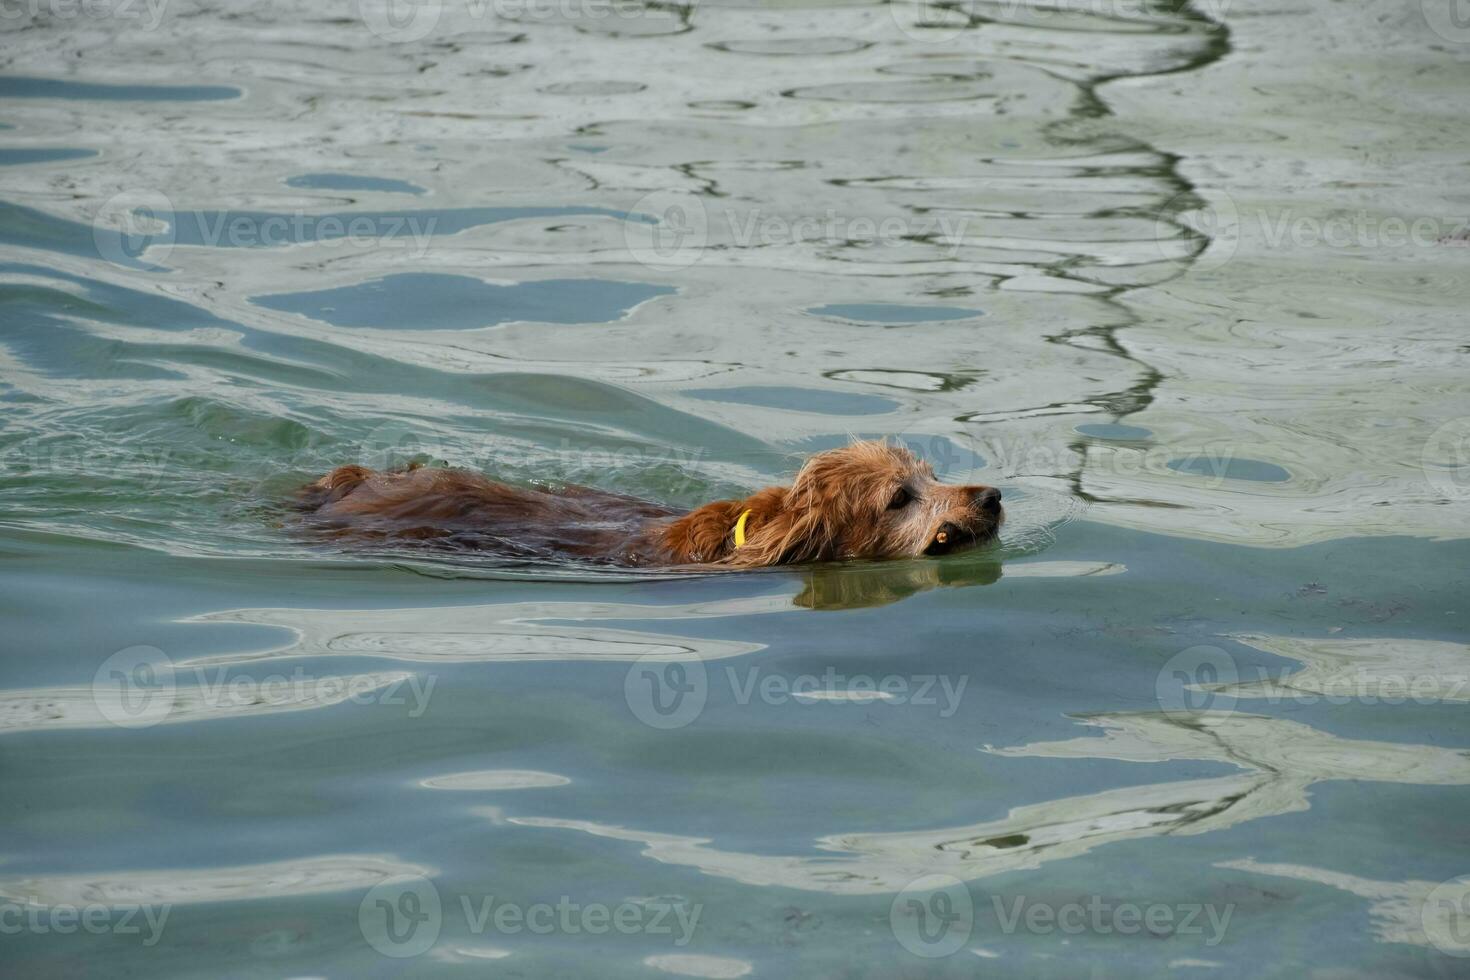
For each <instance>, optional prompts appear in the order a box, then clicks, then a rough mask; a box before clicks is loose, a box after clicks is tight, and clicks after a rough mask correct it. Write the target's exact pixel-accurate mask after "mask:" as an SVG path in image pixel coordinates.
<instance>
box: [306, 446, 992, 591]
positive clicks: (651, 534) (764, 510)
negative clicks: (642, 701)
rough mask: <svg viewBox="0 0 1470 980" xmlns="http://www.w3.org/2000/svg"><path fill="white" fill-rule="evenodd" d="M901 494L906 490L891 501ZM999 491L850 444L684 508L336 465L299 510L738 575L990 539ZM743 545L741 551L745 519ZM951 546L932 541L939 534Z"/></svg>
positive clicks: (323, 522) (331, 520)
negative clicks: (749, 489) (786, 475)
mask: <svg viewBox="0 0 1470 980" xmlns="http://www.w3.org/2000/svg"><path fill="white" fill-rule="evenodd" d="M900 488H902V489H903V491H904V493H905V494H907V495H908V496H909V498H910V499H909V500H908V502H907V503H905V504H904V505H903V506H898V507H895V506H892V504H894V502H895V494H896V493H897V492H898V491H899V489H900ZM999 499H1000V496H999V492H998V491H995V490H993V489H992V488H990V487H985V486H951V485H947V484H942V483H940V482H938V481H937V480H936V479H935V478H934V474H933V471H932V469H931V468H930V467H929V465H928V464H927V463H924V462H923V461H921V460H919V459H917V458H915V457H914V456H913V455H912V454H911V453H910V452H909V451H908V450H907V449H905V448H904V447H902V446H896V445H890V444H888V443H883V442H855V443H852V444H851V445H848V446H844V447H842V448H840V449H832V450H828V451H826V452H822V453H818V454H816V455H814V456H812V457H810V458H809V459H808V460H807V461H806V463H805V465H803V466H802V468H801V470H800V472H798V473H797V475H796V478H795V479H794V480H793V481H792V483H791V486H789V487H779V486H777V487H766V488H765V489H763V490H758V491H756V492H755V493H753V494H751V495H750V496H749V497H745V498H743V499H737V500H718V501H715V502H714V503H710V504H705V505H704V506H703V507H700V508H698V509H696V510H693V511H690V512H688V513H683V514H681V513H679V512H678V511H675V510H673V509H671V508H667V507H663V506H661V505H659V504H654V503H650V502H648V501H643V500H639V499H637V498H635V497H629V496H625V495H622V494H615V493H609V492H606V491H602V490H595V489H591V488H587V487H562V488H558V489H541V488H524V487H513V486H510V485H508V484H504V483H499V482H497V481H494V480H491V479H489V478H487V477H484V476H481V475H479V474H477V473H470V472H467V471H464V470H453V469H439V468H428V467H410V468H409V469H406V470H399V471H395V472H387V473H380V472H375V471H373V470H370V469H367V468H365V467H362V466H343V467H339V468H338V469H335V470H333V471H332V472H331V473H328V474H327V475H326V476H324V477H322V478H321V479H319V480H317V481H315V482H314V483H311V484H310V485H308V486H307V487H305V488H303V489H302V491H301V494H300V496H299V506H300V509H301V510H303V511H305V512H306V513H308V514H309V515H310V520H311V523H312V525H313V526H315V527H316V528H318V529H320V530H323V531H327V532H331V533H334V534H336V535H340V536H347V537H355V538H362V539H376V540H418V541H425V540H427V541H432V542H440V543H443V544H446V545H451V546H455V547H465V548H475V549H483V550H492V551H497V552H500V553H504V554H507V555H511V556H521V557H530V558H538V557H539V558H550V557H555V556H563V557H573V558H579V559H586V560H592V561H600V562H608V563H612V564H617V565H698V564H720V565H726V566H733V567H738V568H754V567H760V566H768V565H788V564H796V563H804V562H816V561H838V560H844V559H855V558H899V557H916V556H918V555H921V554H925V553H936V552H943V551H947V550H951V549H953V548H958V547H964V546H967V545H970V544H974V543H977V542H983V541H986V540H989V539H990V538H993V537H994V536H995V534H996V532H997V531H998V530H999V527H1000V524H1001V522H1002V521H1003V520H1004V514H1003V512H1002V510H1001V508H1000V505H999ZM746 510H749V511H750V514H749V516H748V517H747V518H746V524H745V531H746V542H745V544H744V546H743V547H739V548H737V547H736V546H735V540H734V531H735V525H736V522H737V521H738V520H739V518H740V515H741V514H742V513H743V512H745V511H746ZM941 531H942V532H944V534H943V537H944V538H946V539H948V540H946V541H944V542H940V541H939V540H938V538H939V536H940V532H941Z"/></svg>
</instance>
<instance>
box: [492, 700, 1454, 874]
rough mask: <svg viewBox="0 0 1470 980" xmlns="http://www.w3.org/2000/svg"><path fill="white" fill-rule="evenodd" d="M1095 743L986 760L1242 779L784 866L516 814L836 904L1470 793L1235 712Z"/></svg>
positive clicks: (1053, 803) (1021, 811)
mask: <svg viewBox="0 0 1470 980" xmlns="http://www.w3.org/2000/svg"><path fill="white" fill-rule="evenodd" d="M1086 722H1087V723H1088V724H1092V725H1097V726H1099V727H1101V728H1103V729H1104V731H1105V733H1106V734H1105V736H1104V737H1103V738H1079V739H1074V740H1070V741H1065V742H1052V743H1037V744H1033V745H1024V746H1019V747H1016V748H1011V749H987V750H986V751H988V752H990V753H992V754H995V755H1001V756H1009V757H1013V758H1020V757H1043V758H1089V759H1117V760H1121V761H1127V762H1159V763H1162V762H1169V761H1172V760H1178V759H1197V760H1206V761H1212V762H1221V763H1225V764H1229V765H1233V766H1236V767H1238V768H1240V769H1244V770H1246V773H1244V774H1242V775H1238V776H1225V777H1220V778H1216V779H1196V780H1184V781H1171V782H1162V783H1154V784H1151V785H1143V786H1131V787H1128V788H1127V789H1121V790H1107V791H1104V792H1100V793H1091V794H1087V795H1085V796H1074V797H1066V798H1062V799H1056V800H1049V801H1047V802H1044V803H1038V804H1029V805H1026V806H1019V807H1015V808H1013V809H1012V810H1011V811H1010V814H1009V815H1008V816H1007V817H1005V818H1004V819H1001V820H994V821H987V822H985V823H978V824H971V825H968V826H963V827H940V828H935V829H932V830H921V831H903V832H898V833H861V834H830V835H825V836H823V837H820V838H818V839H817V840H816V841H814V842H813V846H814V847H815V848H816V849H817V850H818V851H821V852H830V856H825V855H824V856H820V857H796V856H791V857H784V856H776V855H768V854H750V853H741V852H738V851H729V850H724V849H720V848H717V847H713V846H710V841H709V840H708V839H707V838H699V837H688V836H683V835H678V834H667V833H651V832H647V831H640V830H634V829H630V828H624V827H614V826H608V825H606V824H599V823H597V822H595V821H590V820H576V819H562V818H547V817H512V818H510V819H511V822H512V823H515V824H520V825H524V826H528V827H546V828H555V829H562V830H579V831H582V832H584V833H589V834H594V835H596V836H599V837H607V838H611V839H614V840H625V841H634V842H638V843H641V844H642V845H643V848H644V849H643V854H644V856H646V857H650V858H653V859H654V860H656V861H661V862H664V863H668V864H683V865H689V866H692V867H695V868H698V869H699V870H700V871H702V872H704V873H705V874H710V875H717V876H721V877H728V878H733V879H735V880H736V881H741V882H744V883H746V884H751V885H779V886H781V887H786V888H799V889H803V890H809V891H823V892H830V893H832V894H844V895H863V894H874V893H883V892H894V891H900V890H902V889H903V888H904V887H906V886H907V885H908V884H909V883H910V882H912V881H914V880H915V879H917V878H921V877H923V876H925V875H931V874H947V875H952V876H954V877H956V878H959V879H960V880H962V881H969V880H975V879H980V878H986V877H990V876H993V875H998V874H1004V873H1008V872H1013V871H1018V870H1025V869H1033V868H1039V867H1040V866H1041V865H1043V864H1045V863H1047V862H1052V861H1059V860H1064V859H1067V858H1074V857H1077V856H1079V855H1082V854H1085V853H1087V852H1089V851H1091V850H1092V849H1093V848H1096V847H1100V846H1102V845H1104V844H1114V843H1118V842H1121V841H1127V840H1136V839H1139V838H1147V837H1159V836H1173V835H1194V834H1206V833H1213V832H1216V831H1220V830H1224V829H1226V828H1228V827H1232V826H1234V825H1236V824H1239V823H1242V822H1245V821H1249V820H1259V819H1261V818H1263V817H1272V816H1279V815H1281V814H1284V813H1291V812H1295V811H1302V810H1306V809H1308V808H1309V807H1310V803H1309V801H1308V793H1307V790H1308V788H1309V787H1310V786H1311V785H1312V784H1314V783H1316V782H1319V781H1321V780H1328V779H1359V780H1373V781H1382V782H1402V783H1410V784H1415V785H1440V786H1464V785H1470V753H1467V752H1465V751H1463V750H1458V749H1444V748H1440V747H1438V746H1431V745H1401V744H1397V743H1390V742H1375V741H1363V740H1351V739H1342V738H1338V737H1336V736H1333V735H1329V734H1327V733H1325V732H1319V731H1316V730H1314V729H1312V728H1309V727H1307V726H1306V725H1301V724H1298V723H1295V722H1289V721H1281V720H1279V719H1274V718H1266V717H1258V716H1253V715H1243V714H1236V715H1232V716H1229V717H1223V718H1222V717H1219V716H1211V715H1200V716H1198V717H1194V718H1188V719H1180V718H1177V717H1171V716H1169V715H1165V714H1141V715H1123V714H1115V715H1104V716H1098V717H1095V718H1090V719H1086Z"/></svg>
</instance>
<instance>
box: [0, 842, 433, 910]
mask: <svg viewBox="0 0 1470 980" xmlns="http://www.w3.org/2000/svg"><path fill="white" fill-rule="evenodd" d="M433 873H434V869H433V868H429V867H424V866H422V865H416V864H408V863H405V862H403V861H397V860H394V859H393V858H390V857H386V856H381V855H374V854H334V855H326V856H323V857H313V858H302V859H299V860H295V861H279V862H275V863H273V864H252V865H236V866H233V867H219V868H169V869H150V870H147V871H129V872H107V873H98V874H90V875H54V876H50V877H35V878H13V877H12V878H0V896H3V897H5V898H8V899H11V900H13V901H16V902H28V903H31V904H35V905H88V904H93V903H96V904H101V905H137V904H140V903H142V904H168V905H190V904H195V903H207V902H222V901H237V900H242V899H243V900H250V899H261V898H279V897H283V896H297V895H320V894H327V893H332V892H345V891H357V890H360V889H367V888H371V887H372V886H373V885H376V884H377V883H378V882H380V881H383V880H384V879H387V878H392V877H393V876H394V875H404V874H417V875H428V874H433Z"/></svg>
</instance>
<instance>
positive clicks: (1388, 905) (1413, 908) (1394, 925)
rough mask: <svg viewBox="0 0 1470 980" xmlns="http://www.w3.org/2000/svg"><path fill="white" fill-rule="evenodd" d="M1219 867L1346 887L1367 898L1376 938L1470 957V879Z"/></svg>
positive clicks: (1252, 863) (1234, 864)
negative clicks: (1375, 877) (1402, 878)
mask: <svg viewBox="0 0 1470 980" xmlns="http://www.w3.org/2000/svg"><path fill="white" fill-rule="evenodd" d="M1215 867H1217V868H1231V869H1234V870H1237V871H1245V872H1249V873H1251V874H1258V875H1276V876H1278V877H1281V878H1295V879H1296V880H1298V881H1309V882H1313V883H1315V884H1320V885H1326V886H1328V887H1331V888H1337V889H1341V890H1342V891H1345V892H1347V893H1348V894H1350V895H1356V896H1358V897H1360V898H1365V899H1367V900H1368V903H1369V905H1368V914H1369V916H1370V917H1371V920H1370V921H1371V924H1372V928H1373V933H1374V935H1375V936H1376V937H1377V938H1378V939H1379V940H1380V941H1382V942H1386V943H1407V944H1410V945H1413V946H1430V947H1433V948H1434V949H1436V950H1439V951H1440V952H1445V953H1449V954H1450V955H1452V956H1465V955H1470V930H1467V927H1470V905H1467V904H1466V903H1467V902H1470V880H1466V879H1464V878H1461V879H1459V880H1455V881H1449V882H1435V881H1375V880H1373V879H1371V878H1359V877H1357V876H1356V875H1350V874H1342V873H1341V872H1337V871H1328V870H1326V869H1324V868H1312V867H1305V866H1303V865H1300V864H1272V863H1265V862H1261V861H1256V860H1254V859H1252V858H1243V859H1241V860H1238V861H1220V862H1218V863H1217V864H1216V865H1215Z"/></svg>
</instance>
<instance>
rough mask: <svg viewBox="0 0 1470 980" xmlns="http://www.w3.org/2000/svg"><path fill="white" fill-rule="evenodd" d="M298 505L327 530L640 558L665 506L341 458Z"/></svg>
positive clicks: (513, 550)
mask: <svg viewBox="0 0 1470 980" xmlns="http://www.w3.org/2000/svg"><path fill="white" fill-rule="evenodd" d="M297 506H298V509H300V510H301V511H302V512H303V513H305V514H306V515H308V521H309V524H310V525H311V526H312V527H314V528H316V529H318V530H320V531H324V532H327V533H330V534H332V536H334V537H350V538H360V539H363V540H383V539H392V540H399V541H421V542H427V543H431V544H439V545H443V546H447V547H452V548H461V549H470V548H472V549H475V550H478V551H492V552H496V553H499V554H502V555H505V556H508V557H522V558H543V559H544V558H553V557H557V556H562V557H574V558H579V559H583V560H593V561H610V562H614V563H617V564H641V563H642V562H643V561H644V560H645V559H646V558H647V557H650V556H648V555H646V554H645V552H646V551H647V550H648V543H647V542H646V541H644V540H643V538H644V537H645V535H643V533H642V532H643V531H644V529H645V527H646V524H647V522H648V521H650V520H657V519H659V518H666V517H671V516H673V514H674V513H675V512H674V511H672V510H669V509H668V508H666V507H662V506H660V505H657V504H652V503H649V502H648V501H644V500H639V499H637V498H635V497H628V496H625V495H622V494H615V493H608V492H606V491H603V490H593V489H590V488H587V487H578V486H564V487H557V488H540V487H529V488H528V487H515V486H511V485H510V484H506V483H501V482H499V481H496V480H491V479H489V478H487V477H484V476H481V475H479V474H477V473H470V472H467V471H465V470H455V469H441V468H432V467H426V466H411V467H409V468H408V469H404V470H395V471H390V472H377V471H374V470H370V469H368V468H367V467H364V466H341V467H338V468H337V469H335V470H333V471H332V472H330V473H328V474H327V475H326V476H323V477H322V478H321V479H319V480H316V481H314V482H312V483H310V484H308V485H307V486H306V487H304V488H302V490H301V492H300V494H299V495H298V497H297Z"/></svg>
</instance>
